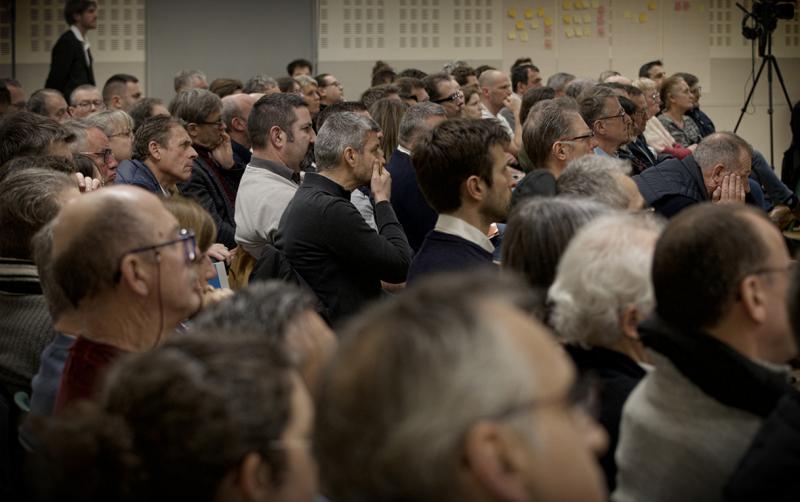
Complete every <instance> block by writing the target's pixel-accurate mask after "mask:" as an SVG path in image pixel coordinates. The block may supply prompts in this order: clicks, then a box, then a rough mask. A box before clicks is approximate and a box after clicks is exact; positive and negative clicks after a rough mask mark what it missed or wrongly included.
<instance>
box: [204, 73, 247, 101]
mask: <svg viewBox="0 0 800 502" xmlns="http://www.w3.org/2000/svg"><path fill="white" fill-rule="evenodd" d="M243 88H244V84H242V81H241V80H238V79H235V78H218V79H215V80H214V81H213V82H211V85H209V86H208V90H209V91H211V92H213V93H214V94H216V95H217V96H219V97H220V98H224V97H225V96H230V95H231V94H235V93H236V91H239V92H242V89H243Z"/></svg>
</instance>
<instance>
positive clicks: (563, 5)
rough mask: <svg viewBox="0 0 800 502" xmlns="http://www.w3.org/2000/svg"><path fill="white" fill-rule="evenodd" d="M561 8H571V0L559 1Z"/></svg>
mask: <svg viewBox="0 0 800 502" xmlns="http://www.w3.org/2000/svg"><path fill="white" fill-rule="evenodd" d="M561 8H562V9H563V10H570V9H572V2H570V0H564V1H563V2H562V3H561Z"/></svg>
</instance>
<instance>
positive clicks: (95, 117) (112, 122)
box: [86, 110, 133, 137]
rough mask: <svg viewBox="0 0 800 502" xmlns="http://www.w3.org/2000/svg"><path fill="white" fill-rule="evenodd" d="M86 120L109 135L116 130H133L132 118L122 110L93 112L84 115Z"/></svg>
mask: <svg viewBox="0 0 800 502" xmlns="http://www.w3.org/2000/svg"><path fill="white" fill-rule="evenodd" d="M86 122H88V123H89V124H92V125H93V126H95V127H98V128H99V129H100V130H102V131H103V132H104V133H106V136H109V137H111V135H113V134H115V133H116V132H117V131H125V130H128V131H133V119H132V118H131V116H130V115H128V113H127V112H125V111H124V110H103V111H100V112H97V113H93V114H91V115H89V116H88V117H86ZM106 131H108V132H106Z"/></svg>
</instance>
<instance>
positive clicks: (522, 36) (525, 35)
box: [519, 31, 528, 42]
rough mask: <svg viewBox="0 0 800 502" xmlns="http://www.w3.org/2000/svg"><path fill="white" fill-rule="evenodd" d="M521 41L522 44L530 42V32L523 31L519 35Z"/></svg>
mask: <svg viewBox="0 0 800 502" xmlns="http://www.w3.org/2000/svg"><path fill="white" fill-rule="evenodd" d="M519 41H520V42H527V41H528V32H527V31H523V32H522V33H520V34H519Z"/></svg>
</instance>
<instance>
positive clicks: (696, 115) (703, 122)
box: [686, 107, 717, 138]
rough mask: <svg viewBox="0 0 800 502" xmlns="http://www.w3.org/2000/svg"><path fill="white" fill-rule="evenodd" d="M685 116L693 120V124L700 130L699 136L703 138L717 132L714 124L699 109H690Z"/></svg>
mask: <svg viewBox="0 0 800 502" xmlns="http://www.w3.org/2000/svg"><path fill="white" fill-rule="evenodd" d="M686 115H688V116H689V117H691V119H692V120H694V123H695V124H697V127H698V129H700V135H701V136H703V137H704V138H705V137H706V136H708V135H709V134H712V133H714V132H716V131H717V128H716V126H715V125H714V122H712V120H711V117H709V116H708V115H706V114H705V113H704V112H703V111H702V110H701V109H700V108H699V107H694V108H692V109H691V110H689V111H688V112H686Z"/></svg>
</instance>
